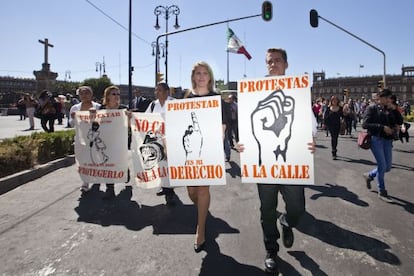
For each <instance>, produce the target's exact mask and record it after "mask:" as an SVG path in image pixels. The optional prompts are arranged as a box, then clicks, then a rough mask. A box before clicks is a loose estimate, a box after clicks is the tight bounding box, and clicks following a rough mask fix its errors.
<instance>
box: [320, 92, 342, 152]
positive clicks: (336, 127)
mask: <svg viewBox="0 0 414 276" xmlns="http://www.w3.org/2000/svg"><path fill="white" fill-rule="evenodd" d="M342 117H343V115H342V109H341V107H340V106H339V99H338V97H336V96H332V97H331V100H330V101H329V105H328V108H327V109H326V111H325V113H324V120H325V125H326V128H327V130H329V132H330V134H331V147H332V159H333V160H336V159H337V152H338V149H337V147H338V136H339V131H340V129H341V119H342Z"/></svg>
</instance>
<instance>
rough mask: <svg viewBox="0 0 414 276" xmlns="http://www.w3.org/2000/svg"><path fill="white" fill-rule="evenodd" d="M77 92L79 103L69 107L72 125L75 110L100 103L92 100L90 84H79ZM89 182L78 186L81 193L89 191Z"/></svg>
mask: <svg viewBox="0 0 414 276" xmlns="http://www.w3.org/2000/svg"><path fill="white" fill-rule="evenodd" d="M77 94H78V95H79V99H80V103H78V104H75V105H73V106H72V107H71V108H70V112H69V114H70V117H71V120H70V122H69V123H70V125H71V126H72V127H73V119H74V118H75V112H76V111H88V110H98V109H99V108H100V107H101V105H100V104H99V103H96V102H94V101H92V97H93V90H92V88H91V87H90V86H81V87H79V88H78V90H77ZM89 189H90V188H89V183H86V182H84V183H83V184H82V186H81V187H80V190H81V192H82V193H86V192H88V191H89Z"/></svg>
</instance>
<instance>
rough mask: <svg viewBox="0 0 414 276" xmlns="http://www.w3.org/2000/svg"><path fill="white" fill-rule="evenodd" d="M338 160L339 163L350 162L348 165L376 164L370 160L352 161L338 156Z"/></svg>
mask: <svg viewBox="0 0 414 276" xmlns="http://www.w3.org/2000/svg"><path fill="white" fill-rule="evenodd" d="M337 158H338V160H341V161H345V162H350V163H354V164H363V165H369V166H376V165H377V163H375V162H372V161H371V160H365V159H352V158H349V157H346V156H340V155H338V157H337Z"/></svg>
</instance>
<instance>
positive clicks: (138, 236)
mask: <svg viewBox="0 0 414 276" xmlns="http://www.w3.org/2000/svg"><path fill="white" fill-rule="evenodd" d="M9 119H11V118H5V117H0V124H1V131H0V133H2V132H3V130H4V126H5V121H8V120H9ZM16 119H17V117H16ZM18 123H20V122H19V121H17V122H16V121H14V124H18ZM24 123H26V124H27V125H28V122H27V121H24ZM23 125H24V124H23ZM36 126H37V128H39V123H38V122H37V123H36ZM25 127H26V125H24V127H23V129H24V128H25ZM26 128H27V127H26ZM19 129H20V128H19ZM413 129H414V128H411V141H410V143H408V144H407V143H404V144H402V143H401V142H400V141H396V142H395V143H394V145H395V146H394V150H393V169H392V171H391V172H390V173H388V174H387V175H386V185H387V189H388V192H389V194H390V195H391V197H392V198H393V199H394V201H395V202H394V203H393V204H389V203H385V202H383V201H381V200H379V199H378V197H377V194H376V192H375V191H374V189H372V190H371V191H370V190H367V188H366V186H365V181H364V179H363V178H362V173H363V172H366V171H368V170H369V169H370V168H372V167H373V166H374V165H375V163H374V158H373V156H372V154H371V152H370V151H365V150H361V149H358V148H357V145H356V138H350V137H345V136H342V137H341V138H340V140H339V146H338V155H339V158H338V160H336V161H333V160H331V157H330V140H329V137H325V133H324V132H319V133H318V138H317V144H318V146H317V152H316V153H315V164H316V184H317V185H315V186H310V187H308V188H307V189H306V201H307V213H306V214H305V216H304V217H303V219H302V220H301V222H300V224H299V226H298V228H297V229H295V230H294V234H295V243H294V245H293V247H292V248H290V249H286V248H284V247H283V245H282V244H281V243H280V244H281V246H280V248H281V250H280V252H279V256H280V270H281V273H282V274H283V275H412V271H414V232H413V229H414V216H413V214H414V198H413V195H414V183H413V177H414V173H413V172H414V163H413V161H412V160H413V153H414V139H413ZM0 139H1V136H0ZM231 159H232V161H231V162H230V163H228V164H227V165H226V166H227V185H226V186H219V187H211V194H212V200H211V206H210V215H209V218H208V222H207V241H208V242H207V248H206V252H201V253H199V254H196V253H194V251H193V242H194V232H195V224H196V217H195V215H196V213H195V208H194V207H193V205H192V204H191V203H190V200H189V198H188V196H187V194H186V190H185V189H183V188H177V189H176V192H177V194H178V196H179V198H180V200H181V203H180V204H179V205H178V206H175V207H167V206H165V205H164V199H163V198H162V197H157V196H156V195H155V192H156V190H154V189H151V190H143V189H140V188H137V187H134V188H133V192H132V193H133V194H132V198H131V197H130V196H128V194H127V193H125V192H121V191H122V189H123V187H124V184H117V185H116V192H117V194H119V195H118V197H117V198H116V199H115V200H113V201H111V202H104V201H103V200H102V199H101V197H102V194H103V190H104V186H103V185H102V186H101V187H99V186H95V187H94V190H93V191H92V192H91V193H90V194H88V195H87V196H85V197H81V196H80V192H79V185H80V178H79V176H78V175H77V172H76V166H75V165H73V166H69V167H66V168H62V169H58V170H56V171H54V172H52V173H50V174H47V175H45V176H43V177H41V178H39V179H37V180H35V181H32V182H29V183H26V184H25V185H22V186H20V187H18V188H16V189H14V190H12V191H10V192H8V193H5V194H3V195H0V275H42V276H43V275H151V276H153V275H168V276H172V275H179V276H185V275H188V276H193V275H214V276H216V275H246V276H247V275H248V276H250V275H264V273H263V270H262V269H263V258H264V256H265V250H264V246H263V242H262V234H261V227H260V222H259V199H258V195H257V188H256V185H254V184H240V177H239V175H240V173H239V165H238V164H239V156H238V154H237V153H236V152H234V151H232V157H231ZM374 186H375V185H374ZM99 188H100V190H99ZM280 202H283V201H280ZM279 210H283V204H280V206H279Z"/></svg>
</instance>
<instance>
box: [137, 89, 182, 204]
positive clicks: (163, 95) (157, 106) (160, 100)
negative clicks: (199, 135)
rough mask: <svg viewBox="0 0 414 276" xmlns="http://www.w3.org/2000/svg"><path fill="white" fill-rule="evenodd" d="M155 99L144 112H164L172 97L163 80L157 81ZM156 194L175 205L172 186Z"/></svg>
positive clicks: (163, 188)
mask: <svg viewBox="0 0 414 276" xmlns="http://www.w3.org/2000/svg"><path fill="white" fill-rule="evenodd" d="M155 98H156V99H155V100H154V101H153V102H151V103H150V105H149V106H148V107H147V110H145V112H146V113H160V114H165V106H166V105H165V102H166V101H168V100H173V99H174V98H173V97H171V96H170V87H169V86H168V84H166V83H165V82H161V83H158V84H157V86H156V87H155ZM156 194H157V196H162V195H164V196H165V202H166V203H167V205H171V206H173V205H175V203H176V202H175V198H176V196H177V195H176V194H175V192H174V188H170V187H161V188H160V189H159V191H158V192H157V193H156Z"/></svg>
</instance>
